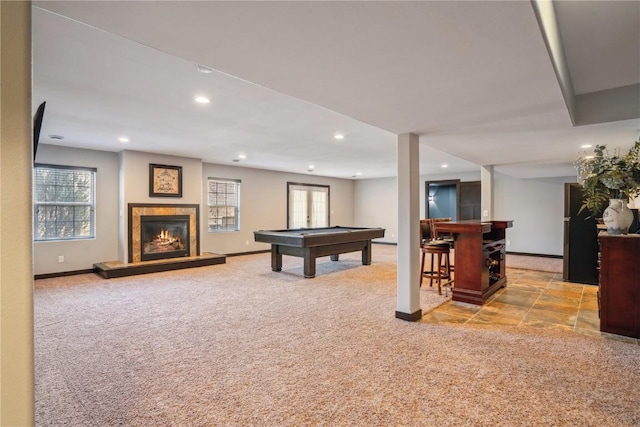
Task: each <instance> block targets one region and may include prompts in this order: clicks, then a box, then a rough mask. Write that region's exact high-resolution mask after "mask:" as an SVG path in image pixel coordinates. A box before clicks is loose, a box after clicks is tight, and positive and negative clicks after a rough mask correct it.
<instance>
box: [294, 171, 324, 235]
mask: <svg viewBox="0 0 640 427" xmlns="http://www.w3.org/2000/svg"><path fill="white" fill-rule="evenodd" d="M287 197H288V212H287V228H319V227H328V226H329V186H328V185H327V186H324V185H310V184H294V183H291V182H289V183H287Z"/></svg>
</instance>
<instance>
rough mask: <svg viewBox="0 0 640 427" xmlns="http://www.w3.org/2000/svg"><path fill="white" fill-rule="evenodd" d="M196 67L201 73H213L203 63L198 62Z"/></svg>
mask: <svg viewBox="0 0 640 427" xmlns="http://www.w3.org/2000/svg"><path fill="white" fill-rule="evenodd" d="M196 69H197V70H198V72H199V73H202V74H211V73H213V70H212V69H211V68H209V67H205V66H204V65H200V64H197V65H196Z"/></svg>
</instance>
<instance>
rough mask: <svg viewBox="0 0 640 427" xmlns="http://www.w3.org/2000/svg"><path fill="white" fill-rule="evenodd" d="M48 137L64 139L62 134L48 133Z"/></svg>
mask: <svg viewBox="0 0 640 427" xmlns="http://www.w3.org/2000/svg"><path fill="white" fill-rule="evenodd" d="M49 138H51V139H64V136H62V135H49Z"/></svg>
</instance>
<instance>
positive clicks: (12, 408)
mask: <svg viewBox="0 0 640 427" xmlns="http://www.w3.org/2000/svg"><path fill="white" fill-rule="evenodd" d="M31 117H32V116H31V2H29V1H2V2H0V182H1V183H2V190H1V191H0V234H1V235H2V240H1V241H0V425H3V426H31V425H33V424H34V378H33V230H32V228H31V226H32V216H33V213H32V210H31V205H32V201H31V181H32V178H31V171H32V166H33V163H32V162H33V152H32V136H31V132H32V126H33V125H32V118H31Z"/></svg>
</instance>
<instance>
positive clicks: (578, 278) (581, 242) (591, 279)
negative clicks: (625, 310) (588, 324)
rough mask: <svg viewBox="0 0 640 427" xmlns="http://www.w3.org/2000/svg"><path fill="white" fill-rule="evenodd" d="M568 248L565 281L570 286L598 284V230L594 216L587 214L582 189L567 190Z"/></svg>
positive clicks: (577, 186) (570, 185)
mask: <svg viewBox="0 0 640 427" xmlns="http://www.w3.org/2000/svg"><path fill="white" fill-rule="evenodd" d="M564 196H565V201H564V248H563V252H564V253H563V261H564V265H563V270H562V278H563V279H564V280H566V281H568V282H576V283H584V284H588V285H597V284H598V229H597V226H596V223H597V221H596V219H595V218H594V217H592V216H591V212H589V211H586V210H585V211H583V212H581V213H580V214H578V211H579V210H580V207H581V206H582V186H581V185H580V184H577V183H567V184H565V187H564Z"/></svg>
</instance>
